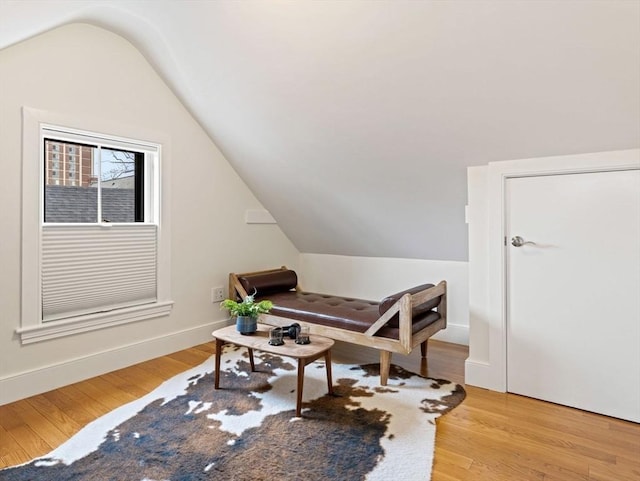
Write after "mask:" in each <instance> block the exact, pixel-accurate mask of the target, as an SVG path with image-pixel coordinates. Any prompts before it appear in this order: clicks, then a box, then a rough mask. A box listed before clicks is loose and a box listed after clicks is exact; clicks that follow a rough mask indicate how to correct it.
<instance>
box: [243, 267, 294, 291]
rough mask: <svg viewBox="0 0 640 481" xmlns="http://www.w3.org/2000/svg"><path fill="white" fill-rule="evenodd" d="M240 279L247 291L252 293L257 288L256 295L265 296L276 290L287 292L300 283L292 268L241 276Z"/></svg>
mask: <svg viewBox="0 0 640 481" xmlns="http://www.w3.org/2000/svg"><path fill="white" fill-rule="evenodd" d="M238 280H239V281H240V284H242V287H243V288H244V290H245V291H247V294H249V295H252V294H253V293H254V289H255V291H256V294H255V295H256V297H263V296H267V295H269V294H273V293H276V292H287V291H290V290H292V289H295V288H296V286H297V285H298V276H297V274H296V272H295V271H292V270H281V271H277V272H269V273H267V274H255V275H252V276H239V277H238Z"/></svg>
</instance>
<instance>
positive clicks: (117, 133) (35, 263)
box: [16, 106, 173, 344]
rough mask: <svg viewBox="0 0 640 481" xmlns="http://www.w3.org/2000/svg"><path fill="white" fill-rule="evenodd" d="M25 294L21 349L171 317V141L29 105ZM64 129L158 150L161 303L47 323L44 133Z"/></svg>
mask: <svg viewBox="0 0 640 481" xmlns="http://www.w3.org/2000/svg"><path fill="white" fill-rule="evenodd" d="M22 119H23V122H22V127H23V132H22V133H23V135H22V239H21V241H22V242H21V244H22V245H21V249H22V252H21V260H22V292H21V297H22V299H21V306H22V309H21V319H20V326H19V327H18V328H17V329H16V333H17V334H18V335H19V337H20V340H21V342H22V344H30V343H34V342H39V341H44V340H48V339H55V338H58V337H63V336H68V335H73V334H78V333H82V332H88V331H93V330H96V329H103V328H107V327H111V326H117V325H122V324H128V323H132V322H137V321H141V320H144V319H150V318H156V317H161V316H168V315H169V314H170V313H171V309H172V306H173V301H172V300H171V293H170V287H171V284H170V268H171V262H170V248H171V219H170V188H169V187H170V184H169V182H168V181H167V179H170V171H169V170H170V166H171V162H170V151H171V148H170V147H171V146H170V138H169V137H168V136H167V135H166V134H163V133H159V132H155V131H149V130H148V129H144V128H141V127H139V126H131V125H124V124H120V123H114V122H111V121H108V120H105V119H101V118H93V117H89V116H79V115H78V116H69V115H64V114H59V113H53V112H47V111H43V110H38V109H33V108H30V107H26V106H24V107H23V108H22ZM51 126H56V127H60V128H62V129H65V130H69V131H70V132H73V131H77V132H88V133H94V134H96V135H98V136H102V137H103V138H113V139H120V140H122V141H125V142H126V141H132V142H134V143H138V144H142V143H148V144H149V145H154V146H157V149H158V157H159V158H158V162H157V169H158V172H155V174H154V178H155V179H156V181H155V185H154V189H155V192H154V194H153V195H155V196H157V197H156V198H157V202H155V204H156V205H155V208H154V210H155V212H154V214H152V216H153V218H154V223H156V224H157V226H158V237H157V300H156V302H154V303H151V304H144V305H139V306H132V307H126V308H122V309H114V310H112V311H108V312H100V313H94V314H86V315H80V316H76V317H70V318H66V319H62V320H56V321H47V322H43V321H42V287H41V285H42V284H41V283H42V275H41V273H42V262H41V257H42V249H41V245H42V226H43V224H44V223H43V220H44V212H43V206H44V203H43V198H44V197H43V196H44V174H43V168H42V161H43V158H44V142H43V141H42V138H43V137H42V132H43V129H46V128H48V127H51ZM133 139H144V140H133Z"/></svg>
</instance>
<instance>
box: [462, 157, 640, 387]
mask: <svg viewBox="0 0 640 481" xmlns="http://www.w3.org/2000/svg"><path fill="white" fill-rule="evenodd" d="M621 168H636V169H637V168H640V150H638V149H632V150H619V151H611V152H596V153H588V154H577V155H566V156H557V157H540V158H534V159H521V160H513V161H503V162H492V163H490V164H489V165H487V166H484V167H470V168H469V169H468V172H467V174H468V177H467V178H468V198H469V309H470V316H469V322H470V326H469V358H468V359H467V361H466V364H465V382H466V383H467V384H471V385H474V386H480V387H484V388H487V389H492V390H496V391H506V390H507V379H506V368H507V366H506V342H507V333H506V330H507V325H506V323H507V321H506V316H505V305H506V300H507V297H506V287H505V285H506V284H505V283H506V279H505V261H504V219H505V214H504V213H505V210H504V209H505V205H504V182H505V179H507V178H508V177H518V176H526V175H551V174H562V173H571V172H594V171H602V170H616V169H621ZM612 215H615V213H612ZM595 281H597V280H595Z"/></svg>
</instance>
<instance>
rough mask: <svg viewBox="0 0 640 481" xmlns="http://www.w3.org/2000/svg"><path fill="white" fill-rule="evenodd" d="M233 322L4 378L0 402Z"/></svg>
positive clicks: (189, 342) (142, 357) (159, 351)
mask: <svg viewBox="0 0 640 481" xmlns="http://www.w3.org/2000/svg"><path fill="white" fill-rule="evenodd" d="M228 324H229V321H228V320H226V319H225V320H222V321H216V322H211V323H209V324H204V325H201V326H198V327H194V328H191V329H186V330H184V331H179V332H175V333H172V334H168V335H166V336H162V337H157V338H154V339H148V340H145V341H142V342H137V343H134V344H129V345H126V346H121V347H118V348H116V349H111V350H108V351H102V352H97V353H95V354H91V355H89V356H84V357H80V358H76V359H71V360H68V361H65V362H61V363H58V364H52V365H49V366H46V367H43V368H40V369H34V370H31V371H27V372H22V373H20V374H15V375H12V376H7V377H4V378H2V379H0V405H3V404H7V403H10V402H13V401H17V400H19V399H24V398H27V397H29V396H34V395H36V394H40V393H43V392H47V391H50V390H52V389H57V388H59V387H62V386H66V385H69V384H73V383H75V382H78V381H82V380H84V379H89V378H91V377H95V376H100V375H102V374H105V373H107V372H111V371H115V370H117V369H122V368H124V367H127V366H132V365H133V364H137V363H140V362H144V361H148V360H149V359H153V358H156V357H160V356H164V355H166V354H171V353H173V352H176V351H181V350H183V349H187V348H189V347H192V346H196V345H198V344H203V343H205V342H210V341H212V340H213V338H212V337H211V332H212V331H214V330H215V329H218V328H221V327H224V326H226V325H228Z"/></svg>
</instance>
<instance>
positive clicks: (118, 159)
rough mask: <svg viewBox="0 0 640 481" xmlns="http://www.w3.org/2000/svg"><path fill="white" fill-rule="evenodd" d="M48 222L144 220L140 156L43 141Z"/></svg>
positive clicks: (86, 146)
mask: <svg viewBox="0 0 640 481" xmlns="http://www.w3.org/2000/svg"><path fill="white" fill-rule="evenodd" d="M44 143H45V145H44V151H45V155H44V162H45V165H44V184H45V185H44V187H45V198H44V201H45V202H44V204H45V205H44V207H45V208H44V221H45V222H46V223H52V222H54V223H97V222H125V223H127V222H144V154H143V153H140V152H130V151H126V150H117V149H112V148H106V147H101V146H96V145H83V144H76V143H71V142H65V141H62V140H58V139H45V141H44Z"/></svg>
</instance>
